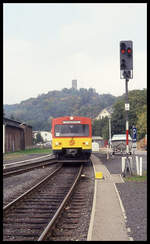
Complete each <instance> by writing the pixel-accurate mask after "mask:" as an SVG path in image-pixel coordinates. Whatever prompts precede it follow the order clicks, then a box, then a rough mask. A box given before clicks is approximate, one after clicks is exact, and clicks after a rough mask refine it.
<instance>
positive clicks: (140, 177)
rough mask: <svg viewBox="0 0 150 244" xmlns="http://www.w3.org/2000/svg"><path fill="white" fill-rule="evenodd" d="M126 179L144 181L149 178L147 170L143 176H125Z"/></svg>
mask: <svg viewBox="0 0 150 244" xmlns="http://www.w3.org/2000/svg"><path fill="white" fill-rule="evenodd" d="M123 179H124V180H125V181H132V182H133V181H134V182H144V181H146V180H147V175H146V172H144V173H143V175H142V176H139V175H132V176H127V177H124V178H123Z"/></svg>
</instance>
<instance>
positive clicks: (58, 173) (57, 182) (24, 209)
mask: <svg viewBox="0 0 150 244" xmlns="http://www.w3.org/2000/svg"><path fill="white" fill-rule="evenodd" d="M82 168H83V166H82V165H81V166H80V167H79V166H76V167H59V168H57V170H55V171H54V172H53V173H51V174H50V175H49V176H47V177H46V178H45V179H44V180H42V181H41V182H40V183H39V184H37V185H36V186H35V187H32V189H30V190H28V191H27V192H26V193H25V194H23V195H22V196H20V197H18V198H17V199H16V200H14V201H13V202H11V203H9V204H8V205H6V206H5V207H4V208H3V213H4V216H3V240H4V241H29V240H31V241H37V240H38V241H42V240H45V239H46V237H47V234H49V233H50V232H51V230H52V229H53V226H54V224H55V222H56V221H57V219H58V216H59V215H60V214H61V212H62V211H63V208H64V207H65V205H66V203H67V202H68V199H69V198H70V196H71V195H72V191H73V189H74V187H75V185H76V184H77V181H78V179H79V178H80V175H81V172H82Z"/></svg>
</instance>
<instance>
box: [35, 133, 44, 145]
mask: <svg viewBox="0 0 150 244" xmlns="http://www.w3.org/2000/svg"><path fill="white" fill-rule="evenodd" d="M39 142H44V140H43V137H42V136H41V133H40V132H38V133H37V134H36V143H39Z"/></svg>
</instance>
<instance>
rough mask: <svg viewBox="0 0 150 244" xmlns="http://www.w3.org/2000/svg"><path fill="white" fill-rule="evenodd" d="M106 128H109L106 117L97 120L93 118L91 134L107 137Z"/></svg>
mask: <svg viewBox="0 0 150 244" xmlns="http://www.w3.org/2000/svg"><path fill="white" fill-rule="evenodd" d="M108 128H109V122H108V117H105V118H102V119H99V120H93V122H92V135H93V136H102V137H103V138H104V139H107V138H108V134H109V131H108Z"/></svg>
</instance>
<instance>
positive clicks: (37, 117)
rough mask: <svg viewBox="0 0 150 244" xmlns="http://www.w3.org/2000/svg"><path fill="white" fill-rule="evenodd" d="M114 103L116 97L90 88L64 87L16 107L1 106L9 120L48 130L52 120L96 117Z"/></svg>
mask: <svg viewBox="0 0 150 244" xmlns="http://www.w3.org/2000/svg"><path fill="white" fill-rule="evenodd" d="M116 100H117V98H116V97H115V96H113V95H110V94H103V95H99V94H98V93H96V91H95V89H92V88H90V89H84V88H81V89H79V90H75V89H72V88H71V89H67V88H64V89H63V90H61V91H50V92H48V93H47V94H42V95H39V96H38V97H37V98H30V99H27V100H25V101H22V102H21V103H19V104H13V105H4V113H5V116H6V117H8V118H12V119H15V120H19V121H23V122H25V123H27V124H29V125H31V126H32V127H33V130H50V129H51V119H52V118H56V117H60V116H65V115H78V116H87V117H91V118H95V117H96V116H97V115H98V114H99V113H100V111H101V110H102V109H103V108H105V107H107V106H110V105H113V104H114V103H115V102H116Z"/></svg>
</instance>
